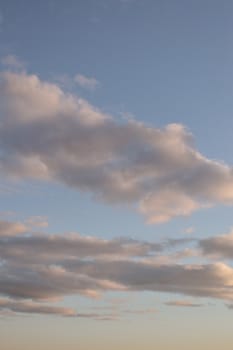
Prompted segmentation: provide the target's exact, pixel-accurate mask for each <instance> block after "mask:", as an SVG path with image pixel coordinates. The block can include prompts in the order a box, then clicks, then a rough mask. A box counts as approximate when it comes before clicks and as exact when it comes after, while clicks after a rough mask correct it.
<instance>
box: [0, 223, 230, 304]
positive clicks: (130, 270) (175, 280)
mask: <svg viewBox="0 0 233 350" xmlns="http://www.w3.org/2000/svg"><path fill="white" fill-rule="evenodd" d="M17 225H19V223H17ZM17 225H14V223H13V222H12V223H10V224H9V223H7V224H6V228H7V230H8V231H7V234H6V233H4V234H2V235H1V237H0V295H2V296H4V297H5V298H10V299H15V300H16V299H22V300H24V301H28V300H31V301H33V302H36V303H38V302H39V301H40V302H41V301H49V302H53V301H54V300H57V298H64V297H66V296H69V295H83V296H86V297H91V298H98V297H99V296H100V295H101V294H103V293H105V292H108V291H115V292H119V291H125V292H133V291H137V292H140V291H154V292H167V293H171V294H174V293H175V294H177V293H179V294H182V295H185V296H189V297H208V298H218V299H223V300H225V301H228V302H230V301H233V269H232V267H231V266H229V265H227V264H224V263H221V262H217V263H211V262H205V263H202V264H201V263H199V264H187V263H182V264H181V263H177V262H176V260H175V257H176V256H177V261H179V259H180V256H178V255H182V254H183V256H187V254H186V249H187V248H186V249H185V251H183V252H177V251H175V253H174V259H173V261H172V260H170V261H169V259H168V261H167V262H160V261H159V258H160V253H161V251H163V250H164V249H165V251H166V249H170V247H171V244H170V242H169V241H167V242H165V243H160V242H156V243H152V242H145V241H136V240H131V239H124V238H119V239H110V240H104V239H100V238H97V237H89V236H87V237H84V236H81V235H79V234H75V233H72V234H66V235H62V234H59V235H58V234H57V235H51V234H45V233H33V232H29V231H26V232H23V230H21V231H22V232H19V231H20V230H18V229H15V227H17ZM10 228H11V229H12V231H10ZM3 232H6V229H4V230H3ZM182 243H184V241H183V240H182V241H181V242H180V244H182ZM177 244H178V242H175V246H177ZM172 247H173V242H172ZM194 253H195V251H194V252H193V253H192V254H194ZM188 256H189V254H188ZM192 256H193V255H192Z"/></svg>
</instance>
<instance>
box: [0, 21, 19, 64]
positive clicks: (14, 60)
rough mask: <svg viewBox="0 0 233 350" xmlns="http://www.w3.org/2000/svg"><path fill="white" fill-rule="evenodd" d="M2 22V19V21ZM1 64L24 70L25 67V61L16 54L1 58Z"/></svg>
mask: <svg viewBox="0 0 233 350" xmlns="http://www.w3.org/2000/svg"><path fill="white" fill-rule="evenodd" d="M0 24H1V21H0ZM1 64H2V65H4V66H7V67H8V68H10V69H16V70H23V69H24V68H25V63H24V62H23V61H21V60H20V59H19V58H18V57H17V56H15V55H7V56H4V57H3V58H2V59H1Z"/></svg>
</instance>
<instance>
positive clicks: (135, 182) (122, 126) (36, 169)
mask: <svg viewBox="0 0 233 350" xmlns="http://www.w3.org/2000/svg"><path fill="white" fill-rule="evenodd" d="M0 121H1V123H0V140H1V141H0V174H1V175H2V177H4V176H5V177H6V176H7V177H11V178H17V179H25V178H32V179H37V180H38V179H39V180H46V181H56V182H61V183H63V184H66V185H67V186H70V187H72V188H76V189H77V190H79V191H84V192H89V193H91V194H93V195H94V196H95V197H96V198H98V199H100V200H104V201H105V202H108V203H121V204H124V203H127V204H130V205H131V206H132V207H135V206H138V209H139V211H140V212H141V213H143V214H144V215H145V217H146V218H147V220H148V222H150V223H160V222H165V221H167V220H170V219H171V218H172V217H175V216H186V215H190V214H191V213H192V212H193V211H195V210H197V209H199V208H203V207H206V206H211V205H214V204H217V203H223V204H232V202H233V171H232V168H231V167H230V166H228V165H226V164H223V163H221V162H218V161H214V160H210V159H208V158H206V157H204V156H203V155H202V154H201V153H200V152H198V151H197V150H196V148H195V147H194V146H193V137H192V135H191V134H190V132H189V131H188V130H187V129H186V128H185V127H184V126H183V125H180V124H171V125H167V126H165V127H164V128H156V127H152V126H147V125H145V124H143V123H140V122H137V121H135V120H128V121H121V122H119V121H116V120H115V119H114V118H112V117H111V116H109V115H106V114H104V113H103V112H102V111H100V110H98V109H97V108H95V107H93V106H92V105H90V104H89V103H88V102H87V101H85V100H83V99H80V98H78V97H76V96H74V95H71V94H66V93H64V91H62V90H61V88H59V87H58V86H57V85H56V84H52V83H49V82H44V81H41V80H40V79H39V78H38V77H37V76H36V75H28V74H26V73H25V72H24V73H20V74H19V73H12V72H3V73H2V74H1V78H0Z"/></svg>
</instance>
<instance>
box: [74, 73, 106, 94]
mask: <svg viewBox="0 0 233 350" xmlns="http://www.w3.org/2000/svg"><path fill="white" fill-rule="evenodd" d="M74 82H75V83H77V84H78V85H79V86H81V87H82V88H85V89H88V90H94V89H96V88H97V87H98V86H99V84H100V83H99V82H98V80H96V79H95V78H92V77H87V76H85V75H82V74H77V75H75V77H74Z"/></svg>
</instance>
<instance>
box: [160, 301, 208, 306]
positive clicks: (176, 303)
mask: <svg viewBox="0 0 233 350" xmlns="http://www.w3.org/2000/svg"><path fill="white" fill-rule="evenodd" d="M165 305H167V306H178V307H200V306H203V304H200V303H194V302H192V301H187V300H171V301H167V302H166V303H165Z"/></svg>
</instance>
